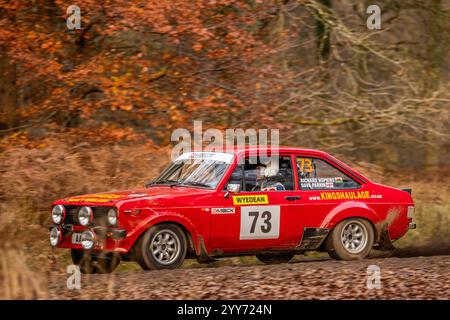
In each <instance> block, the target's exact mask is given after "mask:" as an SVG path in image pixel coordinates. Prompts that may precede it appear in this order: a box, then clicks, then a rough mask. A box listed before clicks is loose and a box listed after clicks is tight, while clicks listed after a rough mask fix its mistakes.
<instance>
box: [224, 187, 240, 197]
mask: <svg viewBox="0 0 450 320" xmlns="http://www.w3.org/2000/svg"><path fill="white" fill-rule="evenodd" d="M240 191H241V185H240V184H239V183H229V184H227V193H225V196H224V197H225V198H228V197H229V196H230V193H239V192H240Z"/></svg>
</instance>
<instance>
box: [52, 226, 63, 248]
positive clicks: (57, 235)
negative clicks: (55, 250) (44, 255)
mask: <svg viewBox="0 0 450 320" xmlns="http://www.w3.org/2000/svg"><path fill="white" fill-rule="evenodd" d="M61 240H62V233H61V230H60V229H59V228H58V227H53V228H52V229H51V230H50V244H51V246H52V247H56V246H57V245H58V244H59V243H60V242H61Z"/></svg>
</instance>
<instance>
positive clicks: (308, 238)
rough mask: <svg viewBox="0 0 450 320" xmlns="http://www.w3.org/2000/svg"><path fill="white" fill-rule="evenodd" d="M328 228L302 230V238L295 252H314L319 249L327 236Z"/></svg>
mask: <svg viewBox="0 0 450 320" xmlns="http://www.w3.org/2000/svg"><path fill="white" fill-rule="evenodd" d="M329 232H330V229H328V228H304V229H303V236H302V240H301V241H300V244H299V245H298V246H297V247H296V248H295V249H296V250H315V249H317V248H319V247H320V245H321V244H322V243H323V241H324V240H325V239H326V237H327V236H328V233H329Z"/></svg>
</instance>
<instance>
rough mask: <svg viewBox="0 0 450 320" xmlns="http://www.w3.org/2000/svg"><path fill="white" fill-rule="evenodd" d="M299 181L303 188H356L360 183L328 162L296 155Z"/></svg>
mask: <svg viewBox="0 0 450 320" xmlns="http://www.w3.org/2000/svg"><path fill="white" fill-rule="evenodd" d="M295 162H296V165H297V172H298V181H299V186H300V189H302V190H333V189H354V188H358V187H359V186H360V184H359V183H358V182H356V181H355V180H353V179H352V178H350V177H349V176H348V175H346V174H345V173H343V172H342V171H340V170H339V169H337V168H335V167H334V166H333V165H331V164H329V163H328V162H326V161H324V160H322V159H317V158H311V157H296V161H295Z"/></svg>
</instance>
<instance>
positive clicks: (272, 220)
mask: <svg viewBox="0 0 450 320" xmlns="http://www.w3.org/2000/svg"><path fill="white" fill-rule="evenodd" d="M279 235H280V206H248V207H242V208H241V231H240V234H239V239H240V240H252V239H278V237H279Z"/></svg>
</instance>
